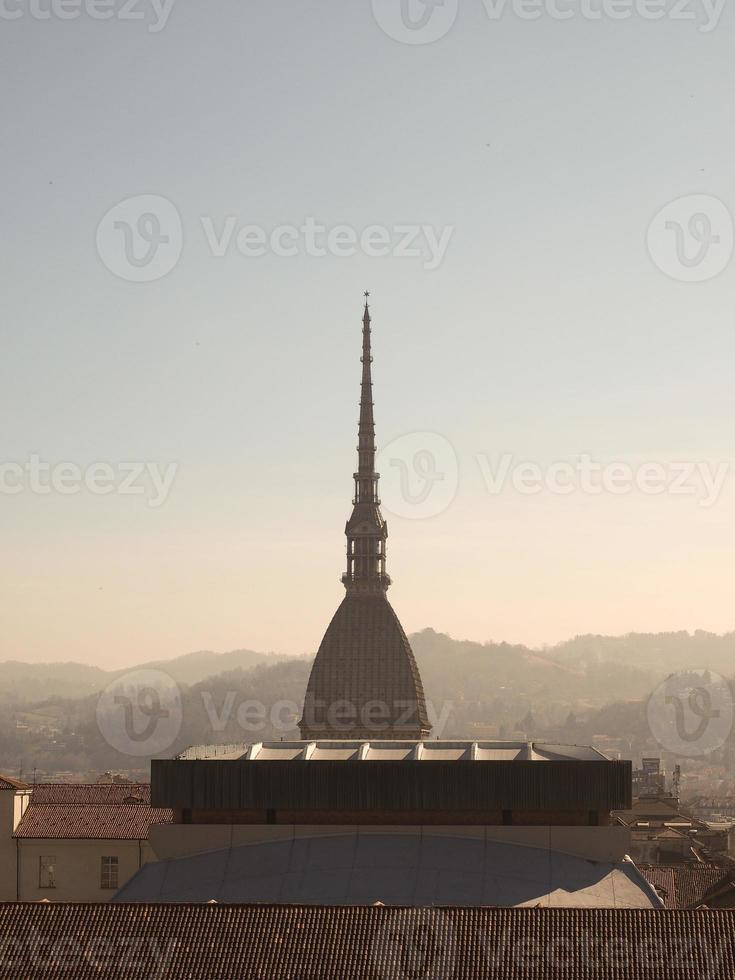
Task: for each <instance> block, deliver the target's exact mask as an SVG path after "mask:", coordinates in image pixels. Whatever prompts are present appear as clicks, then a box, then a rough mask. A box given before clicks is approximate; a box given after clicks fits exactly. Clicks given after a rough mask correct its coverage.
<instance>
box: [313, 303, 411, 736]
mask: <svg viewBox="0 0 735 980" xmlns="http://www.w3.org/2000/svg"><path fill="white" fill-rule="evenodd" d="M368 297H369V293H366V294H365V311H364V315H363V321H362V379H361V395H360V422H359V426H358V445H357V453H358V463H357V472H356V473H355V474H354V480H355V496H354V500H353V509H352V514H351V516H350V519H349V520H348V521H347V524H346V526H345V535H346V537H347V568H346V571H345V573H344V575H343V576H342V583H343V585H344V587H345V590H346V593H347V594H346V595H345V597H344V599H343V600H342V603H341V605H340V606H339V608H338V609H337V612H336V613H335V614H334V617H333V619H332V621H331V623H330V624H329V627H328V628H327V632H326V633H325V634H324V639H323V640H322V642H321V645H320V647H319V651H318V652H317V655H316V660H315V661H314V666H313V667H312V670H311V676H310V677H309V683H308V685H307V689H306V698H305V701H304V714H303V717H302V719H301V721H300V723H299V727H300V729H301V735H302V738H304V739H335V738H341V739H345V738H347V739H355V738H360V739H372V740H379V739H385V738H388V739H396V738H401V739H421V738H424V737H425V736H426V735H428V734H429V731H430V726H429V721H428V716H427V713H426V704H425V700H424V691H423V687H422V684H421V677H420V676H419V671H418V667H417V666H416V661H415V659H414V656H413V651H412V650H411V646H410V644H409V642H408V637H407V636H406V634H405V632H404V630H403V627H402V626H401V624H400V622H399V620H398V617H397V616H396V614H395V612H394V610H393V607H392V606H391V604H390V603H389V602H388V598H387V595H386V592H387V590H388V587H389V586H390V584H391V580H390V577H389V576H388V573H387V572H386V540H387V538H388V525H387V524H386V522H385V520H384V519H383V515H382V514H381V512H380V497H379V494H378V482H379V474H378V473H376V472H375V452H376V448H375V419H374V414H373V380H372V363H373V358H372V343H371V333H372V323H371V317H370V308H369V305H368Z"/></svg>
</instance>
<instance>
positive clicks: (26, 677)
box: [0, 650, 283, 703]
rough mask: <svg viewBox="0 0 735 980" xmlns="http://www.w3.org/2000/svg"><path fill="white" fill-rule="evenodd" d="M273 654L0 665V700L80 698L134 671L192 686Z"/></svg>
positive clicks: (247, 652) (269, 659)
mask: <svg viewBox="0 0 735 980" xmlns="http://www.w3.org/2000/svg"><path fill="white" fill-rule="evenodd" d="M278 659H283V658H280V657H279V656H278V655H276V654H264V653H255V652H254V651H252V650H231V651H230V652H228V653H213V652H211V651H208V650H204V651H200V652H197V653H186V654H183V655H182V656H180V657H174V658H173V659H172V660H150V661H147V662H144V663H140V664H136V665H134V666H132V667H125V668H121V669H118V670H103V669H102V668H101V667H94V666H92V665H91V664H80V663H74V662H68V663H63V662H62V663H31V664H27V663H23V662H22V661H20V660H6V661H2V662H0V699H2V700H6V701H7V700H12V701H14V702H16V703H23V702H28V703H33V702H35V701H39V700H42V699H44V698H49V697H62V698H66V697H82V696H85V695H88V694H94V693H96V692H98V691H101V690H103V689H104V688H105V687H107V685H108V684H109V683H110V682H111V681H114V680H115V679H116V678H117V677H122V676H124V675H125V674H127V673H129V672H130V671H134V670H162V671H165V672H166V673H167V674H169V676H170V677H172V678H173V680H175V681H176V682H177V683H179V684H196V683H197V682H198V681H201V680H204V678H205V677H209V676H211V675H213V674H221V673H223V672H224V671H228V670H249V669H250V668H251V667H255V666H256V665H257V664H260V663H269V662H271V663H272V662H274V661H276V660H278Z"/></svg>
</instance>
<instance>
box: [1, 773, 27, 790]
mask: <svg viewBox="0 0 735 980" xmlns="http://www.w3.org/2000/svg"><path fill="white" fill-rule="evenodd" d="M0 789H30V786H29V785H28V783H24V782H23V781H22V780H20V779H13V777H12V776H0Z"/></svg>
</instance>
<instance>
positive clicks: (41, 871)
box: [0, 777, 173, 902]
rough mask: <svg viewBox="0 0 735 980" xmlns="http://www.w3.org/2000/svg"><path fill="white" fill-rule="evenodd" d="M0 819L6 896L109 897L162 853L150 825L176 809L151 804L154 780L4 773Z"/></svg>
mask: <svg viewBox="0 0 735 980" xmlns="http://www.w3.org/2000/svg"><path fill="white" fill-rule="evenodd" d="M14 784H15V785H14ZM0 819H2V824H0V860H1V861H2V865H1V867H2V871H3V873H2V875H1V876H0V889H1V892H0V894H2V898H3V901H13V900H21V901H40V900H41V899H46V900H47V901H52V902H66V901H84V902H90V901H91V902H106V901H109V900H110V898H112V896H113V895H114V894H115V892H116V891H117V890H118V888H120V887H121V886H122V885H124V884H125V882H126V881H127V880H128V879H129V878H130V877H131V876H132V875H133V874H134V873H135V872H136V871H138V870H139V869H140V868H141V867H142V865H143V864H145V862H146V861H150V860H154V859H155V856H154V854H153V851H152V849H151V847H150V845H149V843H148V835H149V830H150V827H151V826H152V825H154V824H160V823H167V822H170V821H171V820H172V819H173V814H172V813H171V811H170V810H166V809H155V808H153V807H151V805H150V786H149V785H148V784H140V783H138V784H128V785H125V784H119V783H115V784H111V783H109V784H82V783H76V784H63V783H40V784H38V785H36V786H28V785H27V784H23V783H17V784H16V781H15V780H10V779H8V778H7V777H3V778H0Z"/></svg>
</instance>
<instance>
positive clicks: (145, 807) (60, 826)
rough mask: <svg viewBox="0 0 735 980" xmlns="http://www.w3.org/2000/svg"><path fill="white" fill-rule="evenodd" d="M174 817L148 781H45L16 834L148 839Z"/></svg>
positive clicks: (36, 788) (52, 837) (26, 835)
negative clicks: (158, 803) (156, 801)
mask: <svg viewBox="0 0 735 980" xmlns="http://www.w3.org/2000/svg"><path fill="white" fill-rule="evenodd" d="M172 820H173V813H172V811H171V810H168V809H163V808H160V809H159V808H155V807H151V805H150V785H149V784H148V783H136V784H132V785H126V784H117V783H114V784H109V783H99V784H98V783H92V784H73V783H68V784H67V783H41V784H39V785H37V786H36V787H34V789H33V793H32V795H31V802H30V804H29V806H28V808H27V810H26V812H25V813H24V814H23V817H22V819H21V821H20V823H19V824H18V827H17V829H16V831H15V834H14V836H15V837H18V838H22V839H23V838H37V839H38V838H40V839H57V840H61V839H65V840H146V839H147V838H148V829H149V827H150V826H152V825H153V824H161V823H171V822H172ZM0 976H1V974H0Z"/></svg>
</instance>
